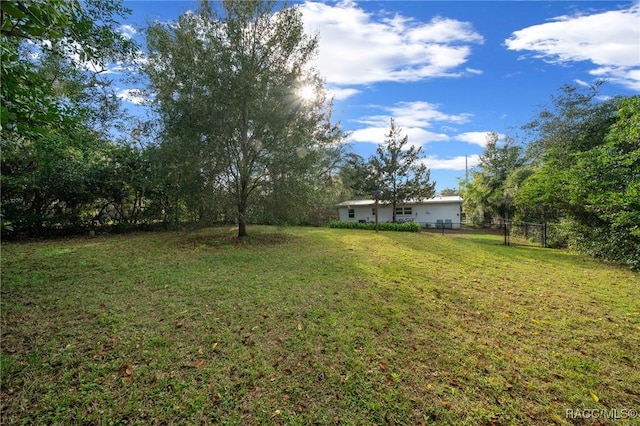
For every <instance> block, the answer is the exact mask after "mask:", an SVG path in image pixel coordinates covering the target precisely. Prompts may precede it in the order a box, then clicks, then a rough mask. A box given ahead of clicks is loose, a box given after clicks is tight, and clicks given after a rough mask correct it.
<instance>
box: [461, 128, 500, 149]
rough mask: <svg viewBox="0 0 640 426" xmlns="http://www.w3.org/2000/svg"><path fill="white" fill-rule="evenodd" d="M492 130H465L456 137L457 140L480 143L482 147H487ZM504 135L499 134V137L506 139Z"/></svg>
mask: <svg viewBox="0 0 640 426" xmlns="http://www.w3.org/2000/svg"><path fill="white" fill-rule="evenodd" d="M491 133H492V132H465V133H460V134H459V135H456V136H455V137H454V139H455V140H458V141H461V142H466V143H470V144H474V145H478V146H481V147H483V148H484V147H486V146H487V142H488V141H489V135H490V134H491ZM504 137H505V136H504V135H498V139H499V140H500V139H504Z"/></svg>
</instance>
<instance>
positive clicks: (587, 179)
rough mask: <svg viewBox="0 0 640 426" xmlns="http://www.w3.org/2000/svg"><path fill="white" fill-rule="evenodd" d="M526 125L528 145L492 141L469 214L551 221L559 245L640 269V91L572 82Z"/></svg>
mask: <svg viewBox="0 0 640 426" xmlns="http://www.w3.org/2000/svg"><path fill="white" fill-rule="evenodd" d="M524 129H525V130H526V131H527V132H528V133H527V134H528V138H527V140H526V141H525V142H526V143H524V144H521V145H517V144H515V142H514V140H513V139H511V138H508V137H507V138H506V140H505V141H504V143H498V137H497V135H492V137H491V138H490V140H489V141H488V144H487V147H486V149H485V152H484V153H483V155H482V156H481V158H480V163H479V165H478V167H477V168H476V169H475V170H474V172H473V173H472V178H473V179H472V180H471V181H470V182H469V183H466V184H465V185H464V188H463V194H464V197H465V206H464V208H465V212H466V214H467V217H469V218H472V219H473V221H474V222H477V223H482V222H487V221H491V220H492V219H495V218H501V219H515V220H522V221H527V222H538V223H540V222H545V223H548V224H550V225H551V226H550V229H552V230H553V233H552V234H551V235H550V236H549V237H550V239H551V241H553V243H554V244H556V245H564V246H569V247H571V248H574V249H576V250H580V251H583V252H587V253H590V254H592V255H594V256H597V257H600V258H603V259H608V260H614V261H619V262H622V263H624V264H627V265H629V266H631V267H633V268H636V269H638V268H640V97H638V96H633V97H626V98H624V97H619V98H613V99H608V100H604V101H601V100H599V99H598V97H597V86H595V87H593V88H591V89H589V90H580V89H579V88H576V87H572V86H565V87H563V88H562V90H561V92H560V94H559V95H558V96H556V97H554V98H553V99H552V103H551V105H550V106H549V107H547V108H545V109H543V110H542V111H541V112H540V113H539V114H538V115H537V117H535V118H534V119H533V120H532V121H531V122H530V123H528V124H527V125H525V126H524Z"/></svg>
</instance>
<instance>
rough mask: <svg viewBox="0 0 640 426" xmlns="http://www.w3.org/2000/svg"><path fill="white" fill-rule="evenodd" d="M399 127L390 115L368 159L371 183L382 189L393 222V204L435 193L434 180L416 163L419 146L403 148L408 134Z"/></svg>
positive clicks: (423, 167)
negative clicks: (379, 141) (388, 204)
mask: <svg viewBox="0 0 640 426" xmlns="http://www.w3.org/2000/svg"><path fill="white" fill-rule="evenodd" d="M401 133H402V129H401V128H399V127H397V126H396V124H395V120H394V119H393V118H391V120H390V128H389V133H387V134H386V135H385V136H386V139H385V142H384V144H382V145H379V146H378V147H377V148H376V154H375V155H374V156H372V157H371V158H370V159H369V166H370V168H371V173H372V177H371V182H372V184H371V186H373V187H375V188H376V189H378V190H381V191H382V195H381V198H380V199H381V200H384V201H389V202H391V205H392V208H393V222H395V221H396V213H395V212H396V204H397V203H399V202H402V201H406V200H412V199H413V200H417V199H426V198H431V197H433V195H434V194H435V185H436V183H435V182H429V178H430V175H431V171H430V170H429V169H428V168H427V166H425V165H424V163H420V161H419V160H420V159H421V158H422V147H420V148H416V147H415V146H411V147H409V148H408V149H406V145H407V144H408V143H409V137H408V136H404V137H401V136H400V135H401Z"/></svg>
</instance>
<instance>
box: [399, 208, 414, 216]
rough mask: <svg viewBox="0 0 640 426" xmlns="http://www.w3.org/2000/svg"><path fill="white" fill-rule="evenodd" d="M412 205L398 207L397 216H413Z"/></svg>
mask: <svg viewBox="0 0 640 426" xmlns="http://www.w3.org/2000/svg"><path fill="white" fill-rule="evenodd" d="M411 214H412V212H411V207H396V216H411Z"/></svg>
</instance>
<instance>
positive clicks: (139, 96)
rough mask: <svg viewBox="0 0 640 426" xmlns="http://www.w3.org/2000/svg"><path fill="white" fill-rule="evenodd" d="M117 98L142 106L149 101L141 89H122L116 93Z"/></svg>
mask: <svg viewBox="0 0 640 426" xmlns="http://www.w3.org/2000/svg"><path fill="white" fill-rule="evenodd" d="M116 96H117V97H118V98H120V99H122V100H123V101H125V102H129V103H132V104H134V105H142V104H144V103H146V102H147V101H148V98H147V97H146V96H145V95H144V92H143V91H142V90H140V89H121V90H119V91H117V92H116Z"/></svg>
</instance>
